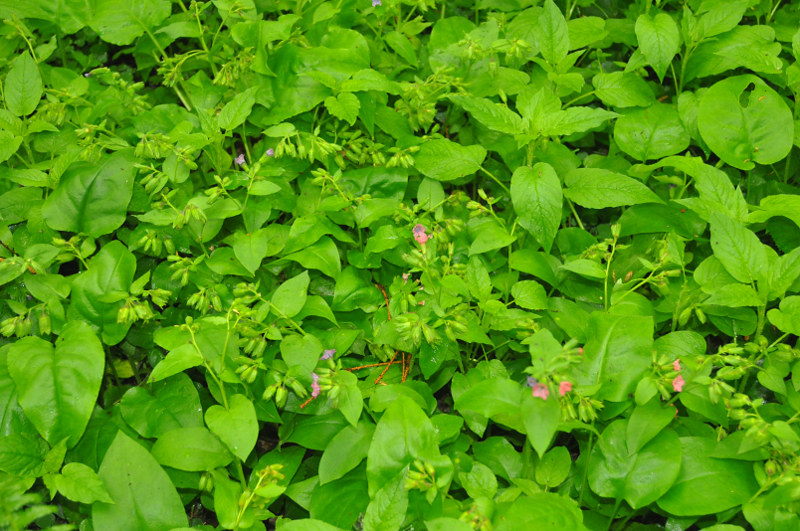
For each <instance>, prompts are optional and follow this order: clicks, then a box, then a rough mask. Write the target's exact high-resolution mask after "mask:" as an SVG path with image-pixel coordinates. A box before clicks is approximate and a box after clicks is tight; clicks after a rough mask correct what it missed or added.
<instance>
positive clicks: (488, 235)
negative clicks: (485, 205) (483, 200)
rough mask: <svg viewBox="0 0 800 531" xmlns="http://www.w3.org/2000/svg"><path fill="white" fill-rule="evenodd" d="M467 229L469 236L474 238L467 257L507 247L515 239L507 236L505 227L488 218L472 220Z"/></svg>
mask: <svg viewBox="0 0 800 531" xmlns="http://www.w3.org/2000/svg"><path fill="white" fill-rule="evenodd" d="M468 227H469V232H470V234H471V235H474V238H475V239H474V240H473V241H472V245H470V246H469V256H473V255H476V254H483V253H488V252H489V251H494V250H495V249H500V248H502V247H507V246H509V245H511V244H512V243H514V241H515V240H516V239H517V238H516V237H515V236H512V235H511V234H509V233H508V230H507V229H506V228H505V227H503V226H501V225H500V224H499V223H498V222H497V221H495V220H494V219H491V218H488V217H486V218H473V219H472V220H470V222H469V225H468Z"/></svg>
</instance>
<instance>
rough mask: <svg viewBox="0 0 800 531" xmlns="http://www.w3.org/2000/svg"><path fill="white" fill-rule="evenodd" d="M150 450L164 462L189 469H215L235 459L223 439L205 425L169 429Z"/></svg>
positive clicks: (170, 465) (181, 468) (174, 466)
mask: <svg viewBox="0 0 800 531" xmlns="http://www.w3.org/2000/svg"><path fill="white" fill-rule="evenodd" d="M151 453H152V454H153V457H155V458H156V460H157V461H158V462H159V463H161V464H162V465H166V466H169V467H172V468H177V469H178V470H186V471H189V472H192V471H203V470H213V469H215V468H219V467H223V466H227V465H228V464H229V463H230V462H231V461H232V460H233V455H231V454H230V453H229V452H228V450H227V449H226V448H225V446H223V444H222V443H221V442H220V440H219V439H218V438H217V437H216V436H215V435H214V434H213V433H211V432H210V431H209V430H207V429H206V428H203V427H191V428H177V429H174V430H170V431H168V432H166V433H164V434H163V435H161V437H159V438H158V440H157V441H156V443H155V444H154V445H153V448H152V450H151Z"/></svg>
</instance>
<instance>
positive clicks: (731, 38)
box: [684, 24, 783, 83]
mask: <svg viewBox="0 0 800 531" xmlns="http://www.w3.org/2000/svg"><path fill="white" fill-rule="evenodd" d="M781 49H782V47H781V43H779V42H775V29H774V28H772V27H771V26H767V25H749V24H743V25H740V26H736V27H735V28H733V29H732V30H731V31H728V32H725V33H723V34H720V35H717V36H716V37H714V38H713V39H708V40H707V41H706V42H703V43H701V44H700V45H699V46H698V47H697V48H696V49H695V51H694V52H693V53H692V55H691V57H689V59H688V61H687V62H686V68H685V72H684V83H686V82H688V81H691V80H693V79H696V78H701V77H707V76H715V75H718V74H721V73H723V72H726V71H728V70H733V69H734V68H740V67H743V68H747V69H749V70H752V71H753V72H758V73H762V74H776V73H780V71H781V70H782V69H783V62H782V61H781V59H780V57H778V56H779V55H780V53H781Z"/></svg>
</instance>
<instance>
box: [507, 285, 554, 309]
mask: <svg viewBox="0 0 800 531" xmlns="http://www.w3.org/2000/svg"><path fill="white" fill-rule="evenodd" d="M511 295H512V296H513V297H514V302H515V303H516V304H517V306H520V307H522V308H525V309H526V310H547V309H548V305H547V292H545V290H544V286H542V285H541V284H539V283H538V282H536V281H535V280H522V281H520V282H517V283H516V284H514V285H513V286H512V287H511Z"/></svg>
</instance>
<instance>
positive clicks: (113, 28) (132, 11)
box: [89, 0, 172, 46]
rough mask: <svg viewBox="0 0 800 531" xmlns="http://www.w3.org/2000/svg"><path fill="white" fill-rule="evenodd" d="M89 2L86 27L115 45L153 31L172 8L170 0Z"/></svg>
mask: <svg viewBox="0 0 800 531" xmlns="http://www.w3.org/2000/svg"><path fill="white" fill-rule="evenodd" d="M90 5H91V8H90V18H89V26H90V27H91V28H92V29H93V30H94V31H95V32H97V34H98V35H99V36H100V38H101V39H103V40H104V41H106V42H110V43H111V44H116V45H118V46H126V45H128V44H131V43H133V41H135V40H136V38H137V37H141V36H142V35H144V33H145V32H146V31H152V30H155V29H156V28H157V27H158V25H159V24H161V22H163V21H164V19H166V18H167V17H168V16H169V15H170V12H171V11H172V9H171V2H170V1H169V0H142V1H137V2H126V1H125V0H94V1H93V2H92V3H91V4H90Z"/></svg>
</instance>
